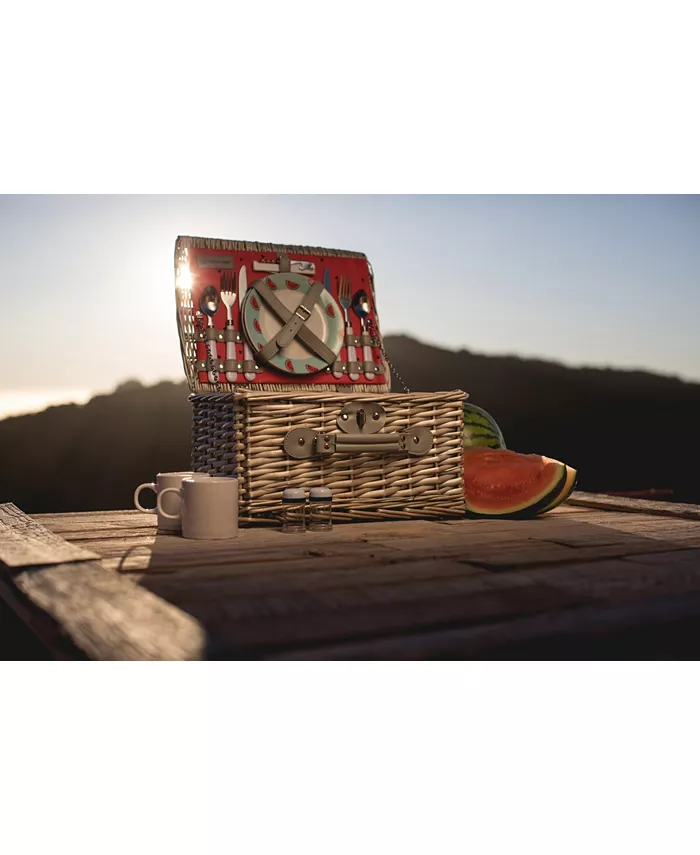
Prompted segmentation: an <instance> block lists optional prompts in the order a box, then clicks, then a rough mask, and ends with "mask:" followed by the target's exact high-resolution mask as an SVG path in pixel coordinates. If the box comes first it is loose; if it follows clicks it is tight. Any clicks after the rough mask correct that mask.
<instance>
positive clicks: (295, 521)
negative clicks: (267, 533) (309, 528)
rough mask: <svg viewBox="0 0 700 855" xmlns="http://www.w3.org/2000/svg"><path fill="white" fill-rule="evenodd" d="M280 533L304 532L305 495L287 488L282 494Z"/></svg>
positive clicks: (294, 489) (297, 488) (294, 488)
mask: <svg viewBox="0 0 700 855" xmlns="http://www.w3.org/2000/svg"><path fill="white" fill-rule="evenodd" d="M282 531H286V532H294V533H296V532H300V531H306V493H305V492H304V491H303V490H301V489H299V487H287V489H286V490H284V491H283V493H282Z"/></svg>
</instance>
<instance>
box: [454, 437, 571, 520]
mask: <svg viewBox="0 0 700 855" xmlns="http://www.w3.org/2000/svg"><path fill="white" fill-rule="evenodd" d="M463 459H464V491H465V496H466V502H467V512H468V513H470V514H473V515H475V516H484V517H531V516H536V515H537V514H541V513H543V512H544V511H546V510H551V508H553V507H555V506H556V505H557V504H559V501H563V500H562V499H560V497H561V496H563V495H564V493H565V491H566V487H567V484H568V471H567V466H566V465H565V464H564V463H560V462H559V461H558V460H552V459H551V458H549V457H543V456H542V455H540V454H518V453H517V452H515V451H507V450H506V449H504V448H502V449H492V448H481V447H472V448H465V449H464V451H463ZM573 471H574V470H572V472H573ZM574 480H575V474H574Z"/></svg>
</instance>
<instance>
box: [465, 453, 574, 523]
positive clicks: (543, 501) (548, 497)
mask: <svg viewBox="0 0 700 855" xmlns="http://www.w3.org/2000/svg"><path fill="white" fill-rule="evenodd" d="M557 462H558V461H557ZM559 466H560V467H561V472H560V475H559V478H558V479H557V481H556V484H555V486H553V487H552V488H551V490H548V491H547V493H546V494H545V495H544V496H542V497H540V498H539V499H535V501H534V502H533V503H532V504H530V505H528V506H527V507H524V508H518V509H517V510H515V511H498V512H496V513H488V512H487V513H483V512H480V511H474V510H472V509H471V508H470V507H469V500H468V499H467V500H466V501H467V512H466V514H467V516H468V517H471V518H472V519H499V520H515V519H530V518H531V517H536V516H537V515H538V514H541V513H543V512H544V511H545V510H549V509H550V508H549V505H551V504H552V502H554V500H555V499H556V497H557V496H558V495H559V494H560V493H561V492H562V491H563V489H564V487H565V485H566V478H567V471H566V464H565V463H559Z"/></svg>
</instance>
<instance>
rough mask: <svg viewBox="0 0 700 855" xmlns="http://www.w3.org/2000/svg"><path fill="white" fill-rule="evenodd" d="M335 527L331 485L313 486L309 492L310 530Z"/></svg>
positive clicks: (323, 529)
mask: <svg viewBox="0 0 700 855" xmlns="http://www.w3.org/2000/svg"><path fill="white" fill-rule="evenodd" d="M332 528H333V493H332V492H331V489H330V487H312V488H311V492H310V493H309V531H331V529H332Z"/></svg>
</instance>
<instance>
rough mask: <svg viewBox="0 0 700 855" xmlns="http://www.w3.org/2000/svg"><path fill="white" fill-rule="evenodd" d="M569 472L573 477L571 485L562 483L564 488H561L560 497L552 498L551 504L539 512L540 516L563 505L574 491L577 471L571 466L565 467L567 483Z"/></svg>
mask: <svg viewBox="0 0 700 855" xmlns="http://www.w3.org/2000/svg"><path fill="white" fill-rule="evenodd" d="M569 472H573V473H574V477H573V479H572V481H571V483H570V484H569V485H568V486H567V484H566V481H565V482H564V486H563V487H562V492H561V495H559V496H556V498H554V499H553V500H552V502H551V504H549V505H548V506H547V507H546V508H543V509H542V510H541V511H540V513H541V514H546V513H548V512H549V511H553V510H554V509H555V508H558V507H559V505H563V504H564V502H565V501H566V500H567V499H568V498H569V496H570V495H571V494H572V493H573V492H574V490H575V489H576V482H577V480H578V471H577V470H576V469H574V468H573V467H572V466H567V467H566V480H567V481H568V479H569Z"/></svg>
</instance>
